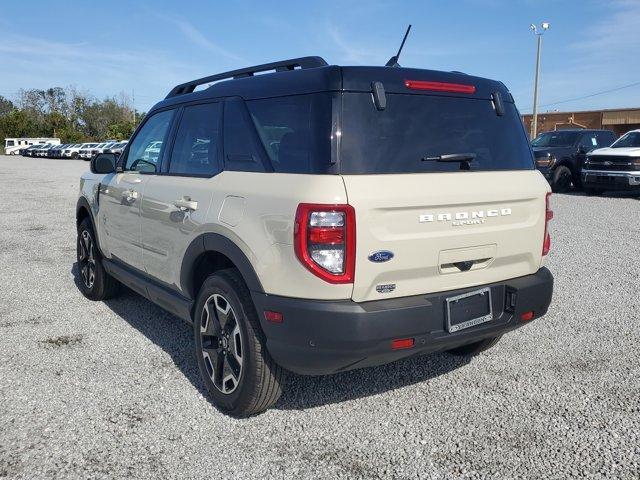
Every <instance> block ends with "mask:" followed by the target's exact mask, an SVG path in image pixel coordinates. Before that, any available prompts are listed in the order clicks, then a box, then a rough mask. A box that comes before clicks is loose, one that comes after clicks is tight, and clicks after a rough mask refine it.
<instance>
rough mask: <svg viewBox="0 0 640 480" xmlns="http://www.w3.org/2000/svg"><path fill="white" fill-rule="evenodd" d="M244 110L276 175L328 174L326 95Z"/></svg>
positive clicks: (275, 101)
mask: <svg viewBox="0 0 640 480" xmlns="http://www.w3.org/2000/svg"><path fill="white" fill-rule="evenodd" d="M247 106H248V108H249V111H250V112H251V116H252V118H253V121H254V123H255V126H256V130H257V131H258V134H259V135H260V140H261V141H262V144H263V145H264V148H265V150H266V151H267V154H268V155H269V159H270V160H271V163H272V165H273V169H274V170H275V171H276V172H282V173H326V172H327V170H328V168H329V166H330V160H331V97H330V96H329V95H327V94H322V93H318V94H311V95H296V96H291V97H280V98H269V99H264V100H252V101H249V102H247Z"/></svg>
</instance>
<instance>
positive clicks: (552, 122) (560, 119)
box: [522, 108, 640, 136]
mask: <svg viewBox="0 0 640 480" xmlns="http://www.w3.org/2000/svg"><path fill="white" fill-rule="evenodd" d="M522 121H523V122H524V126H525V129H526V130H527V133H530V132H531V114H527V115H523V116H522ZM567 128H604V129H607V130H612V131H614V132H615V133H616V135H618V136H620V135H622V134H623V133H625V132H628V131H629V130H633V129H636V128H640V108H623V109H615V110H590V111H583V112H547V113H538V133H541V132H548V131H551V130H562V129H567Z"/></svg>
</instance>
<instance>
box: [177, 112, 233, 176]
mask: <svg viewBox="0 0 640 480" xmlns="http://www.w3.org/2000/svg"><path fill="white" fill-rule="evenodd" d="M221 105H222V104H220V103H208V104H204V105H193V106H190V107H185V109H184V113H183V115H182V120H180V127H178V133H177V135H176V142H175V144H174V146H173V152H172V153H171V162H170V164H169V172H170V173H175V174H187V175H203V176H204V175H206V176H213V175H215V174H217V173H219V171H220V168H219V164H218V150H219V132H220V114H221V110H222V107H221Z"/></svg>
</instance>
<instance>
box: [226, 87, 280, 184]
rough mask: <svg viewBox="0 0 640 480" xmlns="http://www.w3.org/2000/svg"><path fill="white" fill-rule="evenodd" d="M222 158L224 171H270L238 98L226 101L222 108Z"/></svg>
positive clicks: (241, 101) (253, 129)
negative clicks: (223, 157)
mask: <svg viewBox="0 0 640 480" xmlns="http://www.w3.org/2000/svg"><path fill="white" fill-rule="evenodd" d="M224 156H225V159H224V168H225V169H226V170H235V171H240V172H264V171H267V169H269V170H270V168H268V161H267V160H266V159H265V158H264V152H263V151H262V147H261V146H260V144H259V140H258V138H257V135H256V132H255V128H254V126H253V123H252V122H251V117H250V116H249V112H248V111H247V107H246V106H245V103H244V101H243V100H242V99H239V98H234V99H230V100H228V101H227V102H226V104H225V107H224Z"/></svg>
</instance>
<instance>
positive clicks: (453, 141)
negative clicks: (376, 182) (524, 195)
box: [339, 93, 534, 174]
mask: <svg viewBox="0 0 640 480" xmlns="http://www.w3.org/2000/svg"><path fill="white" fill-rule="evenodd" d="M503 103H504V115H502V116H498V115H497V114H496V111H495V109H494V106H493V102H491V101H490V100H479V99H472V98H459V97H451V96H436V95H403V94H387V106H386V109H384V110H381V111H379V110H377V109H376V107H375V106H374V103H373V101H372V96H371V94H364V93H345V94H344V95H343V106H342V129H341V130H342V133H341V141H340V148H339V149H340V171H341V173H343V174H366V173H424V172H450V171H460V170H461V167H462V168H468V169H469V170H472V171H493V170H526V169H533V168H534V166H533V158H532V155H531V150H530V148H529V143H528V140H527V138H526V135H525V133H524V129H523V126H522V122H521V120H520V116H519V114H518V111H517V109H516V108H515V106H514V105H513V104H512V103H509V102H503ZM447 156H458V157H463V158H468V157H473V159H472V160H471V161H469V162H460V161H455V162H443V161H438V160H437V159H440V160H442V159H446V158H447ZM448 158H449V159H451V158H452V157H448Z"/></svg>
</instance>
